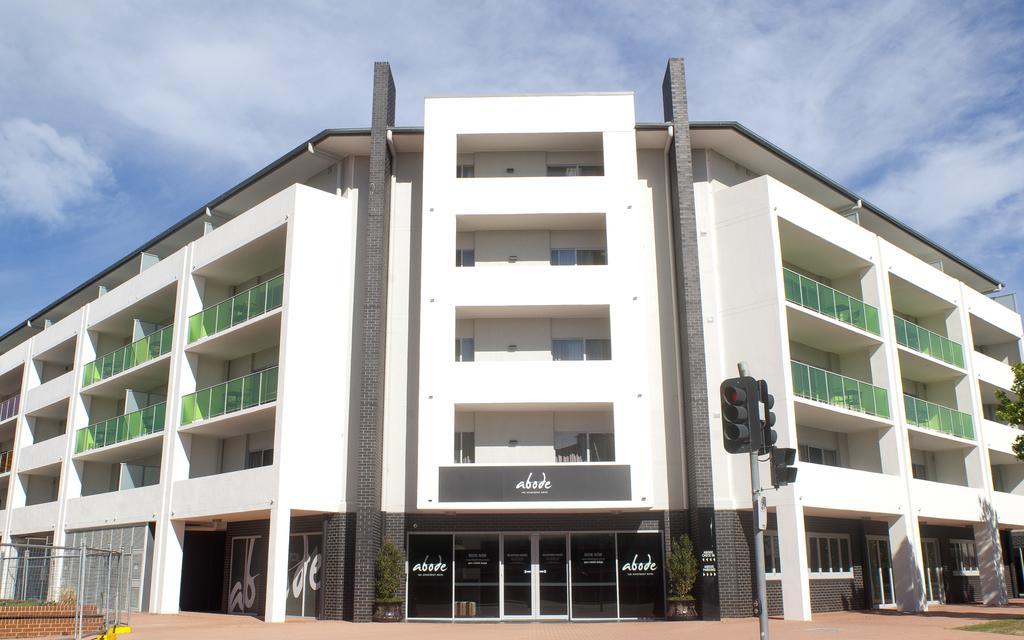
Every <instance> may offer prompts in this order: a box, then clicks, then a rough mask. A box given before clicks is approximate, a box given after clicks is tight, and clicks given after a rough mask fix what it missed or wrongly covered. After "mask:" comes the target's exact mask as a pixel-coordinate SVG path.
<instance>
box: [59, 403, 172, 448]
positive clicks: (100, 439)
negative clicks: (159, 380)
mask: <svg viewBox="0 0 1024 640" xmlns="http://www.w3.org/2000/svg"><path fill="white" fill-rule="evenodd" d="M166 413H167V403H166V402H161V403H159V404H154V405H151V406H148V407H146V408H145V409H139V410H138V411H133V412H131V413H127V414H125V415H123V416H117V417H116V418H111V419H110V420H104V421H103V422H98V423H96V424H94V425H90V426H88V427H85V428H84V429H79V430H78V433H77V434H76V439H75V453H82V452H83V451H89V450H91V449H99V448H101V447H108V446H110V445H112V444H117V443H119V442H126V441H128V440H134V439H135V438H141V437H143V436H148V435H150V434H151V433H159V432H161V431H163V430H164V419H165V417H166Z"/></svg>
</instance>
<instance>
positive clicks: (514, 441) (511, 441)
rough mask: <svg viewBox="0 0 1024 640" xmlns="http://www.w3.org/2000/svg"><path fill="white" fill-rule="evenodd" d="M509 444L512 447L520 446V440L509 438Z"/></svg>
mask: <svg viewBox="0 0 1024 640" xmlns="http://www.w3.org/2000/svg"><path fill="white" fill-rule="evenodd" d="M508 446H510V447H518V446H519V441H518V440H509V441H508Z"/></svg>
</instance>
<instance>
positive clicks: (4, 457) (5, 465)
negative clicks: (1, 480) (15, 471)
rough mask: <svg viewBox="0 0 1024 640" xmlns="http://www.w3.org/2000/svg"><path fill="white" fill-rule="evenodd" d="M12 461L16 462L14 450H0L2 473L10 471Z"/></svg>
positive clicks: (0, 469) (0, 468) (0, 471)
mask: <svg viewBox="0 0 1024 640" xmlns="http://www.w3.org/2000/svg"><path fill="white" fill-rule="evenodd" d="M12 462H14V452H13V451H0V473H7V472H8V471H10V470H11V463H12Z"/></svg>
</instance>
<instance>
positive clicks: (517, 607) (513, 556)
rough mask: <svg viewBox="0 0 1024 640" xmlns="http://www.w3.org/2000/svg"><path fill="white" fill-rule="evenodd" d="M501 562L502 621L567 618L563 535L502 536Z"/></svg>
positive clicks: (567, 584)
mask: <svg viewBox="0 0 1024 640" xmlns="http://www.w3.org/2000/svg"><path fill="white" fill-rule="evenodd" d="M501 558H502V563H503V566H502V569H503V571H502V575H503V579H502V588H501V593H502V615H503V616H504V617H505V618H568V616H569V557H568V549H567V545H566V536H565V534H543V535H540V534H537V535H518V534H516V535H506V536H503V539H502V554H501Z"/></svg>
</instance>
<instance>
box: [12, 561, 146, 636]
mask: <svg viewBox="0 0 1024 640" xmlns="http://www.w3.org/2000/svg"><path fill="white" fill-rule="evenodd" d="M131 566H132V562H131V554H125V553H122V552H120V551H117V550H112V549H95V548H91V547H86V546H84V545H82V546H80V547H56V546H52V545H47V544H21V543H13V544H0V616H2V617H3V618H4V619H5V620H6V621H7V623H6V624H14V622H11V621H12V620H14V621H15V622H17V620H18V619H24V620H26V629H28V627H29V626H34V628H35V629H36V630H42V631H46V633H43V634H40V633H36V634H34V635H46V636H47V637H56V638H73V639H74V640H81V639H82V638H86V637H91V636H94V635H96V634H98V633H99V632H100V631H102V630H104V629H107V628H109V627H112V626H114V625H116V624H128V615H129V611H130V606H129V600H130V593H131V586H130V580H131ZM28 620H31V621H32V622H31V623H29V622H27V621H28ZM26 635H27V634H26Z"/></svg>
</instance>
